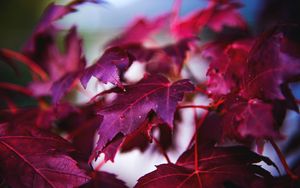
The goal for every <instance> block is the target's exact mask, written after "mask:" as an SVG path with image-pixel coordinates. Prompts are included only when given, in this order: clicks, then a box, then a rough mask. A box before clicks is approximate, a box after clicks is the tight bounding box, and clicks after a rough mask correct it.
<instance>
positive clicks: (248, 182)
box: [135, 146, 274, 188]
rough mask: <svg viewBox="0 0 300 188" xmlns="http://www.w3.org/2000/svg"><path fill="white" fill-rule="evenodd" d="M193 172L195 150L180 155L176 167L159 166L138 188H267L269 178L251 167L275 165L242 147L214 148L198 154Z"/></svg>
mask: <svg viewBox="0 0 300 188" xmlns="http://www.w3.org/2000/svg"><path fill="white" fill-rule="evenodd" d="M197 160H198V164H199V166H198V168H197V169H195V167H194V163H195V155H194V148H192V149H190V150H188V151H186V152H185V153H183V154H182V155H181V156H180V158H179V159H178V160H177V162H176V164H162V165H159V166H157V169H156V170H155V171H153V172H150V173H149V174H146V175H145V176H143V177H141V178H140V179H139V180H138V183H137V184H136V185H135V187H136V188H139V187H146V188H147V187H159V186H162V185H163V186H164V187H167V188H171V187H182V188H190V187H214V188H226V187H243V188H248V187H249V188H251V187H256V186H258V187H266V186H267V185H268V180H270V179H272V176H271V174H270V173H269V172H268V171H266V170H264V169H263V168H261V167H259V166H257V165H255V164H254V163H258V162H265V163H267V164H268V165H274V164H273V162H271V161H270V160H269V159H268V158H266V157H263V156H260V155H257V154H256V153H253V152H251V151H250V150H249V149H247V148H245V147H239V146H236V147H213V148H209V149H205V150H201V151H199V152H198V159H197Z"/></svg>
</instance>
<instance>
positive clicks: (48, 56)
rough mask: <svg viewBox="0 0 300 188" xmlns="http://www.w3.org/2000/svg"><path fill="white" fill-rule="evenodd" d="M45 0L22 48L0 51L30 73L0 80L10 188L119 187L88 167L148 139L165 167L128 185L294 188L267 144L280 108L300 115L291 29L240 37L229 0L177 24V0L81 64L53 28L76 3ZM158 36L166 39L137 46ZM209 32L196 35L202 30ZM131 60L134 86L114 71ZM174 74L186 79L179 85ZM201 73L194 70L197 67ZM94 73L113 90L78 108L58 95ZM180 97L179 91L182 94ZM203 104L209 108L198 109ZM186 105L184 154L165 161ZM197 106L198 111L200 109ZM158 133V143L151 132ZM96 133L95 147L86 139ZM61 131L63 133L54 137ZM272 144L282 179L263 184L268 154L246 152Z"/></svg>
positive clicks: (71, 43) (0, 167)
mask: <svg viewBox="0 0 300 188" xmlns="http://www.w3.org/2000/svg"><path fill="white" fill-rule="evenodd" d="M87 2H88V3H100V4H101V3H103V2H102V1H96V0H94V1H92V0H90V1H88V0H75V1H72V2H71V3H69V4H67V5H56V4H50V5H49V6H48V7H47V9H46V10H45V12H44V14H43V15H42V18H41V20H40V22H39V23H38V25H37V26H36V28H35V30H34V31H33V34H32V35H31V36H30V38H29V39H28V41H27V43H26V44H25V46H24V48H23V50H22V51H21V52H15V51H12V50H9V49H1V50H0V57H1V59H2V60H3V62H6V63H7V64H8V65H9V66H11V67H12V69H13V70H15V71H16V72H18V70H17V66H16V65H15V61H18V62H21V63H24V64H25V65H26V66H28V68H29V70H30V71H31V72H32V81H31V82H30V83H28V85H27V87H23V86H20V85H16V84H13V83H7V82H0V94H1V100H2V101H3V102H5V106H6V107H5V108H4V109H2V110H1V119H0V151H1V152H0V153H1V154H0V159H1V160H0V177H1V179H2V185H3V186H8V187H9V186H10V187H78V186H81V187H126V185H125V183H124V182H123V181H121V180H118V179H117V178H116V176H115V175H113V174H109V173H107V172H103V171H98V169H97V168H95V170H94V169H93V168H92V167H91V162H92V161H93V160H94V159H97V158H98V156H99V155H100V154H101V153H104V155H105V159H104V162H107V161H108V160H111V161H113V160H114V158H115V156H116V153H117V152H128V151H131V150H132V149H134V148H138V149H140V150H141V151H145V150H146V149H147V147H148V146H149V144H150V143H152V142H154V143H155V144H156V146H157V147H158V148H159V151H160V152H161V154H163V155H164V156H165V158H166V160H167V162H168V163H167V164H161V165H159V166H157V169H156V170H155V171H153V172H151V173H149V174H146V175H145V176H143V177H141V178H140V179H139V180H138V183H137V184H136V187H155V186H156V187H157V186H159V187H215V188H223V187H225V188H230V187H243V188H244V187H245V188H246V187H278V188H280V187H296V186H297V185H299V184H297V181H298V179H299V175H300V171H299V167H298V168H297V169H295V170H294V171H293V170H290V169H289V167H288V165H287V164H286V162H285V158H284V156H283V154H282V153H281V152H280V150H279V148H278V147H277V146H276V144H275V142H274V140H277V139H282V138H283V135H282V134H281V132H280V128H281V126H282V124H283V120H284V118H285V116H286V112H287V110H293V111H296V112H298V111H299V109H298V104H297V100H296V99H295V97H294V96H293V94H292V90H291V89H290V87H289V84H290V83H293V82H297V81H299V80H300V56H299V54H300V53H299V52H300V51H299V49H300V48H299V43H297V40H295V39H294V37H295V35H294V33H295V32H294V31H295V30H297V29H298V28H297V26H294V25H284V26H276V27H272V28H270V29H267V30H266V31H264V32H262V33H258V34H256V35H254V34H252V33H251V32H250V29H249V28H248V26H247V23H246V21H245V20H244V18H243V17H242V16H241V15H240V13H239V11H238V9H239V8H240V7H242V4H241V3H239V2H238V1H233V0H211V1H209V2H208V5H207V7H206V8H204V9H201V10H196V11H194V12H193V13H191V14H189V15H187V16H184V17H181V16H180V14H179V13H180V3H181V2H180V1H175V3H174V7H173V10H172V11H171V12H169V13H166V14H164V15H160V16H158V17H156V18H153V19H151V20H149V19H146V18H139V19H137V20H136V21H135V22H133V23H132V24H131V25H130V26H128V28H127V29H126V30H125V31H124V32H123V33H122V34H121V35H120V36H119V37H118V38H116V39H113V40H111V41H109V42H108V43H107V44H106V45H105V47H104V52H103V53H102V55H101V56H100V57H99V58H98V59H97V60H96V61H95V63H94V64H93V65H91V66H88V67H87V65H86V59H85V55H84V52H83V49H82V39H81V38H80V36H79V34H78V33H77V30H76V27H75V26H73V27H72V28H70V30H69V32H68V33H67V34H66V36H65V40H64V51H63V52H62V51H61V50H60V49H59V47H58V44H57V43H56V40H57V37H58V34H59V33H60V30H59V29H58V28H57V27H55V21H57V20H59V19H61V18H62V17H64V16H66V15H68V14H70V13H72V12H74V11H76V8H77V6H80V4H82V3H87ZM162 32H165V33H167V34H168V35H170V36H172V39H173V41H172V43H170V44H168V45H165V46H152V47H149V46H145V44H146V43H147V42H148V41H149V39H151V41H153V40H155V39H154V38H153V36H154V35H156V34H159V33H162ZM205 32H210V33H213V34H214V35H213V36H214V37H212V38H211V39H206V40H201V39H200V38H199V36H201V35H200V34H201V33H205ZM191 56H194V57H202V58H204V59H205V60H206V62H203V61H199V63H208V70H207V80H206V81H204V82H203V81H202V82H200V81H199V80H197V77H195V76H194V75H193V74H192V72H191V71H189V63H188V59H189V57H191ZM134 62H138V63H141V64H145V75H144V77H143V78H142V79H141V80H140V81H138V82H137V83H130V82H129V81H128V80H127V79H126V77H125V76H124V75H125V73H126V71H127V70H128V69H129V68H130V67H131V65H132V64H133V63H134ZM183 70H185V72H188V73H189V74H188V75H187V76H185V78H188V79H183V74H182V72H183ZM201 71H203V70H199V72H201ZM92 77H95V78H97V79H98V81H99V82H101V83H104V84H107V83H111V84H112V85H114V87H113V88H111V89H109V90H105V91H103V92H101V93H99V94H97V95H96V96H95V97H93V98H92V99H91V101H90V102H89V103H87V104H84V105H78V104H76V103H75V102H73V101H72V100H71V99H70V98H68V97H66V95H67V94H68V93H70V92H76V91H78V88H80V87H81V86H80V85H82V86H83V87H84V88H86V87H87V85H88V83H89V80H90V79H91V78H92ZM16 93H18V94H20V93H21V94H23V95H26V96H27V97H28V98H33V99H35V100H36V101H37V106H33V107H27V108H19V107H18V106H17V105H16V104H15V103H14V97H13V96H14V95H16ZM185 94H186V96H184V95H185ZM198 96H206V97H208V98H210V100H211V103H210V104H209V105H208V106H204V105H201V104H196V100H195V99H196V98H197V97H198ZM179 103H180V104H179ZM185 108H192V109H193V110H194V111H195V113H194V114H192V115H193V116H194V119H195V133H194V136H193V137H192V138H190V139H191V141H190V145H189V146H188V148H187V150H186V151H185V152H184V153H183V154H182V155H181V156H180V157H179V158H178V160H177V161H176V162H175V163H174V162H172V161H170V159H169V158H168V155H167V150H168V149H169V148H170V147H172V145H173V141H174V139H173V135H174V131H176V129H174V127H175V126H179V125H177V124H178V122H180V119H181V118H182V117H181V116H182V114H181V113H180V111H182V110H184V109H185ZM197 108H200V109H203V110H205V111H206V112H205V113H198V112H197V110H196V109H197ZM154 129H157V130H158V131H159V133H160V134H159V138H156V137H155V136H154V135H153V134H152V133H153V130H154ZM95 134H97V135H99V138H98V140H97V143H96V144H95V145H94V136H95ZM62 135H67V136H65V137H64V138H62V137H61V136H62ZM266 141H268V142H270V143H271V144H272V145H273V147H274V149H275V150H276V152H277V153H278V155H279V157H280V159H281V162H282V163H283V166H284V167H285V170H286V172H287V175H286V176H280V177H273V176H272V174H271V173H270V172H268V171H267V170H265V169H264V168H262V167H261V166H259V165H258V164H257V163H259V162H263V163H266V164H267V165H271V166H273V167H274V169H277V166H276V164H274V163H273V162H272V161H271V160H270V159H269V158H267V157H265V156H262V155H261V154H260V153H256V152H254V150H253V148H254V146H256V147H257V148H259V151H262V150H263V145H264V143H265V142H266Z"/></svg>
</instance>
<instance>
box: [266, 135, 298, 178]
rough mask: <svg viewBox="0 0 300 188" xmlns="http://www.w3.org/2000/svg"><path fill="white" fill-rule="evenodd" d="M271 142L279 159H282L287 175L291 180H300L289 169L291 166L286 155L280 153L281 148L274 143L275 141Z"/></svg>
mask: <svg viewBox="0 0 300 188" xmlns="http://www.w3.org/2000/svg"><path fill="white" fill-rule="evenodd" d="M269 141H270V143H271V145H272V147H273V148H274V150H275V151H276V153H277V155H278V157H279V159H280V161H281V163H282V165H283V167H284V169H285V171H286V173H287V175H288V176H289V177H290V178H291V179H293V180H299V179H300V177H299V176H297V175H295V174H294V173H293V172H292V171H291V169H290V168H289V165H288V164H287V162H286V160H285V157H284V155H283V154H282V152H281V151H280V149H279V147H278V146H277V144H276V143H275V142H274V140H273V139H269Z"/></svg>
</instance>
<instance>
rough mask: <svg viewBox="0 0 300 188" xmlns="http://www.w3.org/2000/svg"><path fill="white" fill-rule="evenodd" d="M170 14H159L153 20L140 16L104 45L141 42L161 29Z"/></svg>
mask: <svg viewBox="0 0 300 188" xmlns="http://www.w3.org/2000/svg"><path fill="white" fill-rule="evenodd" d="M170 17H171V14H169V13H167V14H163V15H160V16H158V17H156V18H154V19H153V20H148V19H147V18H144V17H141V18H137V19H136V20H135V21H134V22H133V23H131V24H130V25H129V26H128V27H127V29H125V31H124V32H123V33H122V34H121V35H120V36H119V37H117V38H116V39H113V40H112V41H110V42H108V44H106V45H105V46H106V47H112V46H122V45H126V44H132V43H142V42H143V41H144V40H145V39H147V37H149V36H150V35H151V34H153V33H154V32H156V31H157V30H159V29H161V28H162V27H163V26H164V25H165V24H166V22H168V20H169V19H170Z"/></svg>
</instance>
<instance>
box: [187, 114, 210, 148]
mask: <svg viewBox="0 0 300 188" xmlns="http://www.w3.org/2000/svg"><path fill="white" fill-rule="evenodd" d="M209 112H210V111H206V112H205V113H204V115H203V116H202V117H201V118H200V119H199V121H198V120H197V121H198V123H196V128H195V133H194V135H193V138H192V139H191V141H190V143H189V146H188V148H190V147H191V146H192V144H193V141H194V140H195V139H196V136H197V132H198V129H199V128H200V127H201V126H202V124H203V123H204V120H205V119H206V117H207V116H208V114H209ZM197 121H196V122H197Z"/></svg>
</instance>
